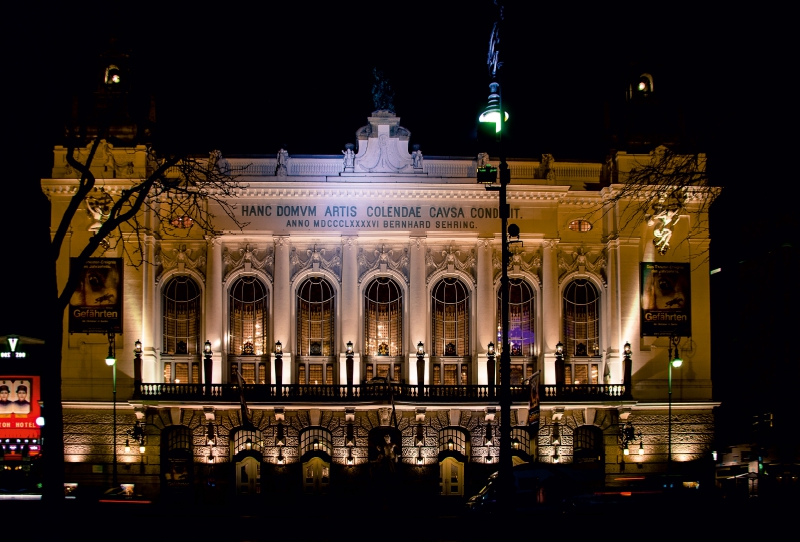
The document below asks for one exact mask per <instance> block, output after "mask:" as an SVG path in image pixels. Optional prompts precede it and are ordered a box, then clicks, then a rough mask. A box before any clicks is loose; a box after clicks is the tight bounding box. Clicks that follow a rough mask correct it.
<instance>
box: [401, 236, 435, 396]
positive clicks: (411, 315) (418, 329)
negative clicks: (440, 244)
mask: <svg viewBox="0 0 800 542" xmlns="http://www.w3.org/2000/svg"><path fill="white" fill-rule="evenodd" d="M427 248H428V247H427V245H426V243H425V238H424V237H412V238H411V239H410V246H409V256H408V258H409V265H410V266H411V269H410V270H409V277H410V284H409V295H408V304H407V306H406V308H405V311H406V314H407V318H406V322H408V345H407V347H406V348H407V351H408V365H409V367H410V366H411V365H412V364H415V363H416V360H417V355H416V352H417V343H418V342H419V341H422V342H423V343H424V344H425V351H426V352H429V351H430V345H429V344H428V340H429V339H428V335H427V329H428V320H429V318H430V317H429V314H430V313H429V308H428V305H429V304H428V285H427V283H426V282H425V278H426V276H425V251H426V250H427ZM414 367H415V368H416V365H414ZM428 373H429V369H428V363H427V356H426V363H425V379H426V381H428ZM408 383H409V384H412V385H413V384H418V383H419V382H418V378H417V371H408ZM423 383H424V382H423Z"/></svg>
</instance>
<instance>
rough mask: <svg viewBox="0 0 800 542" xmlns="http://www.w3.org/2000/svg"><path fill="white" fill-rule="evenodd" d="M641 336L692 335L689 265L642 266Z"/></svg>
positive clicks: (650, 263)
mask: <svg viewBox="0 0 800 542" xmlns="http://www.w3.org/2000/svg"><path fill="white" fill-rule="evenodd" d="M641 289H642V298H641V303H642V312H641V321H640V326H641V330H642V337H657V336H661V335H676V336H679V337H688V336H690V335H691V334H692V320H691V314H692V306H691V305H692V302H691V292H690V289H689V264H688V263H655V262H642V263H641Z"/></svg>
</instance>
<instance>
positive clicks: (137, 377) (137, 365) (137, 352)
mask: <svg viewBox="0 0 800 542" xmlns="http://www.w3.org/2000/svg"><path fill="white" fill-rule="evenodd" d="M141 387H142V341H140V340H139V339H136V342H135V343H133V396H134V397H136V398H138V397H141Z"/></svg>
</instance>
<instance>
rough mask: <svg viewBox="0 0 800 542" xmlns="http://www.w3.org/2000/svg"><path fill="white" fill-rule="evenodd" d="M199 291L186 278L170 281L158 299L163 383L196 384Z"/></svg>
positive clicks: (180, 277)
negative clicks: (159, 303) (160, 318)
mask: <svg viewBox="0 0 800 542" xmlns="http://www.w3.org/2000/svg"><path fill="white" fill-rule="evenodd" d="M201 298H202V296H201V291H200V287H199V286H198V285H197V283H196V282H195V281H194V280H193V279H192V278H190V277H187V276H177V277H173V278H171V279H170V280H169V282H167V284H166V285H165V286H164V290H163V294H162V298H161V300H162V301H161V310H162V324H161V361H162V363H163V369H164V382H173V383H182V384H190V383H191V384H197V383H199V382H200V358H199V351H200V314H201V311H202V301H201Z"/></svg>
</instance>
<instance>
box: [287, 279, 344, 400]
mask: <svg viewBox="0 0 800 542" xmlns="http://www.w3.org/2000/svg"><path fill="white" fill-rule="evenodd" d="M334 301H335V292H334V289H333V287H332V286H331V285H330V283H329V282H328V281H327V280H325V279H324V278H322V277H310V278H308V279H306V280H305V281H304V282H303V283H302V284H301V285H300V287H299V288H298V290H297V356H298V363H297V369H298V374H297V382H298V384H329V385H330V384H334V368H333V361H334V359H333V356H334V341H335V332H336V329H335V323H336V306H335V304H334Z"/></svg>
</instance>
